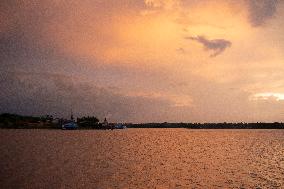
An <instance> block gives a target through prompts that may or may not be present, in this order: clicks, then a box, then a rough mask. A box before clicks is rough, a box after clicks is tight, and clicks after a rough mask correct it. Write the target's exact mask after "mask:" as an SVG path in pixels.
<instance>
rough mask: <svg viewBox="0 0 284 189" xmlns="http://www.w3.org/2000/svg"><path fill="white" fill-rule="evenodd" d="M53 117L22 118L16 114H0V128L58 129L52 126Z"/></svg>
mask: <svg viewBox="0 0 284 189" xmlns="http://www.w3.org/2000/svg"><path fill="white" fill-rule="evenodd" d="M52 121H53V116H51V115H46V116H41V117H35V116H22V115H17V114H9V113H4V114H0V128H58V126H57V125H56V124H53V122H52Z"/></svg>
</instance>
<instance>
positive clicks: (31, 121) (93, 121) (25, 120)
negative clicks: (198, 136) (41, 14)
mask: <svg viewBox="0 0 284 189" xmlns="http://www.w3.org/2000/svg"><path fill="white" fill-rule="evenodd" d="M54 120H55V119H54V118H53V116H51V115H45V116H40V117H36V116H22V115H16V114H9V113H4V114H0V128H54V129H57V128H61V125H62V123H64V120H65V119H59V121H58V122H55V121H54ZM67 121H68V120H67ZM77 124H78V126H79V128H81V129H112V128H113V127H114V124H108V125H107V126H106V125H102V123H100V121H99V119H98V118H97V117H95V116H87V117H81V118H77ZM124 125H125V126H127V128H188V129H284V123H279V122H274V123H263V122H256V123H243V122H241V123H226V122H224V123H168V122H164V123H140V124H132V123H131V124H124Z"/></svg>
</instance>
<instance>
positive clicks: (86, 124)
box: [77, 116, 100, 129]
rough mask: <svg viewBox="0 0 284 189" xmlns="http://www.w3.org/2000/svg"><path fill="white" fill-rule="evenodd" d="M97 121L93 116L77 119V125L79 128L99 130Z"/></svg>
mask: <svg viewBox="0 0 284 189" xmlns="http://www.w3.org/2000/svg"><path fill="white" fill-rule="evenodd" d="M99 121H100V120H99V119H98V118H96V117H94V116H91V117H90V116H88V117H82V118H77V124H78V126H79V127H80V128H94V129H99V127H100V124H99Z"/></svg>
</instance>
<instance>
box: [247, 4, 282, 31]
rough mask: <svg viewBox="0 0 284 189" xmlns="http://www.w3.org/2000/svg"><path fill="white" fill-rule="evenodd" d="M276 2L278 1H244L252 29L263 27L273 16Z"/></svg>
mask: <svg viewBox="0 0 284 189" xmlns="http://www.w3.org/2000/svg"><path fill="white" fill-rule="evenodd" d="M278 2H279V1H278V0H246V3H247V5H248V10H249V21H250V23H251V25H252V26H254V27H257V26H262V25H264V24H265V23H266V21H267V20H268V19H271V18H272V17H273V16H274V15H275V13H276V10H277V4H278Z"/></svg>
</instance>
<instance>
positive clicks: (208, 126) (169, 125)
mask: <svg viewBox="0 0 284 189" xmlns="http://www.w3.org/2000/svg"><path fill="white" fill-rule="evenodd" d="M127 127H128V128H188V129H284V123H279V122H274V123H263V122H256V123H243V122H241V123H226V122H224V123H167V122H165V123H140V124H131V125H128V126H127Z"/></svg>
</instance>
